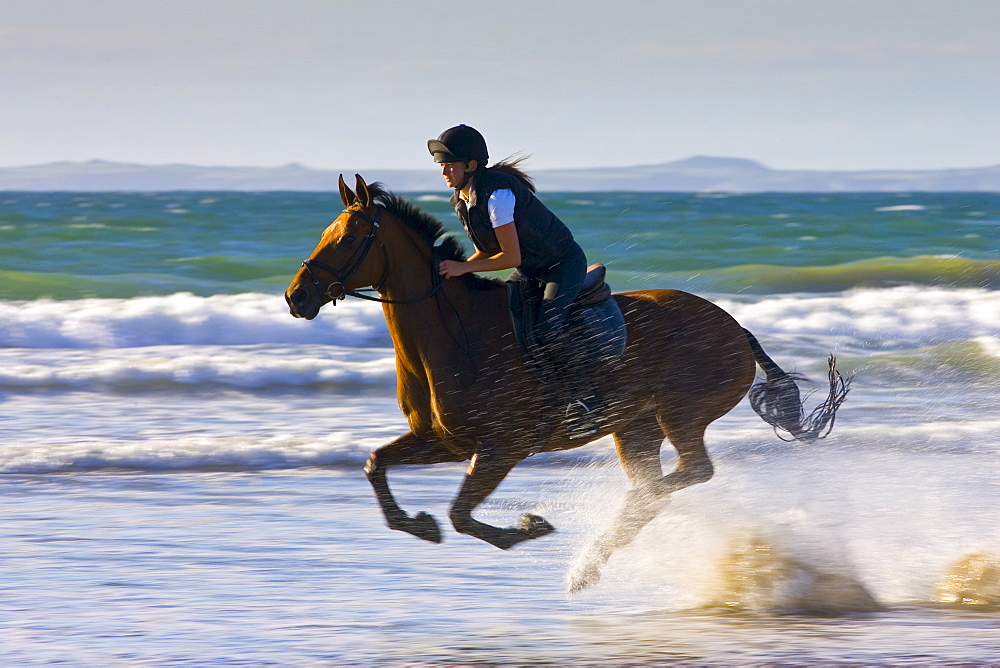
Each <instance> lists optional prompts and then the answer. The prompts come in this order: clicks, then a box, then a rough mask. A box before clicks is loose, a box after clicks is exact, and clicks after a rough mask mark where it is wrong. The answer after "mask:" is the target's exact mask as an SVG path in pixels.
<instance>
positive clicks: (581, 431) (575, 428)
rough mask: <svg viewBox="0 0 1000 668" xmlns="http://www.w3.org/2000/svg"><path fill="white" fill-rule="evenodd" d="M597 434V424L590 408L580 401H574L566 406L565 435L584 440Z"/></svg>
mask: <svg viewBox="0 0 1000 668" xmlns="http://www.w3.org/2000/svg"><path fill="white" fill-rule="evenodd" d="M596 433H597V423H596V421H595V420H594V415H593V414H592V413H591V410H590V408H589V407H588V406H587V404H585V403H584V402H583V400H581V399H574V400H572V401H570V402H569V404H568V405H567V406H566V435H567V436H569V437H570V438H585V437H587V436H592V435H594V434H596Z"/></svg>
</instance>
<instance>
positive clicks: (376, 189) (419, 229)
mask: <svg viewBox="0 0 1000 668" xmlns="http://www.w3.org/2000/svg"><path fill="white" fill-rule="evenodd" d="M368 192H369V194H370V195H371V198H372V201H373V202H375V203H376V204H379V205H381V206H382V207H384V208H385V210H386V211H388V212H389V213H391V214H392V215H394V216H396V217H397V218H399V219H400V220H401V221H403V224H404V225H406V227H408V228H409V229H410V230H412V231H413V232H415V233H416V234H417V236H418V237H420V238H421V239H423V240H424V241H425V242H426V243H427V245H428V246H430V247H432V248H434V249H435V251H434V256H435V257H436V258H437V259H438V260H457V261H459V262H463V261H465V259H466V255H465V248H464V247H463V246H462V242H461V240H459V239H458V238H457V237H455V236H454V235H452V234H448V232H447V230H446V229H445V226H444V223H442V222H441V221H440V220H438V219H437V218H435V217H434V216H432V215H430V214H429V213H427V212H426V211H423V210H422V209H420V208H419V207H417V206H416V205H415V204H413V203H412V202H411V201H409V200H408V199H406V198H405V197H403V196H402V195H397V194H396V193H393V192H391V191H389V190H388V189H387V188H386V187H385V185H383V184H382V183H369V184H368ZM462 279H464V282H465V285H466V286H467V287H468V288H470V289H473V290H487V289H495V288H496V287H497V285H498V283H499V281H498V280H497V279H495V278H488V277H485V276H478V275H476V274H471V273H470V274H464V275H463V276H462Z"/></svg>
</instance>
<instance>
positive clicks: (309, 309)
mask: <svg viewBox="0 0 1000 668" xmlns="http://www.w3.org/2000/svg"><path fill="white" fill-rule="evenodd" d="M313 301H314V300H312V299H310V295H309V291H308V290H304V289H302V288H295V289H294V290H289V291H287V292H285V303H286V304H288V310H289V312H291V314H292V315H293V316H295V317H296V318H305V319H306V320H312V319H313V318H315V317H316V316H317V315H319V306H320V305H319V304H315V303H313Z"/></svg>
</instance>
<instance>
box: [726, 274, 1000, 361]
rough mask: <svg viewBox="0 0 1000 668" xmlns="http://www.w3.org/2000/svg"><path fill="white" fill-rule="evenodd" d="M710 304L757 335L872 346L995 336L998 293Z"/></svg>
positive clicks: (858, 294) (918, 292) (899, 291)
mask: <svg viewBox="0 0 1000 668" xmlns="http://www.w3.org/2000/svg"><path fill="white" fill-rule="evenodd" d="M715 302H716V303H717V304H718V305H719V306H721V307H722V308H724V309H725V310H726V311H728V312H729V313H730V314H732V315H733V316H734V317H735V318H736V319H737V320H738V321H739V322H740V323H741V324H742V325H743V326H744V327H746V328H748V329H750V330H751V331H753V332H754V333H757V334H759V335H786V336H787V335H794V336H800V337H809V336H812V337H829V338H836V339H840V340H843V341H848V342H850V341H853V342H855V343H858V344H862V343H863V344H865V345H866V346H867V347H868V348H873V349H893V348H899V347H918V346H926V345H936V344H940V343H946V342H954V341H970V340H973V339H976V338H979V337H997V336H1000V292H995V291H991V290H981V289H972V288H966V289H958V290H949V289H944V288H923V287H917V286H905V287H898V288H883V289H873V290H851V291H848V292H845V293H842V294H831V295H826V296H815V295H806V296H794V295H781V296H775V297H767V298H762V299H750V298H746V300H744V299H742V298H739V299H737V298H732V297H720V298H718V299H716V300H715Z"/></svg>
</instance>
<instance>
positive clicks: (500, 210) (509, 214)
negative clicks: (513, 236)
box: [486, 189, 515, 227]
mask: <svg viewBox="0 0 1000 668" xmlns="http://www.w3.org/2000/svg"><path fill="white" fill-rule="evenodd" d="M514 201H515V200H514V193H512V192H511V191H510V190H506V189H505V190H494V191H493V194H492V195H490V199H489V201H488V202H487V203H486V208H487V209H488V210H489V212H490V223H491V224H492V225H493V227H500V226H501V225H506V224H507V223H513V222H514Z"/></svg>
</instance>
